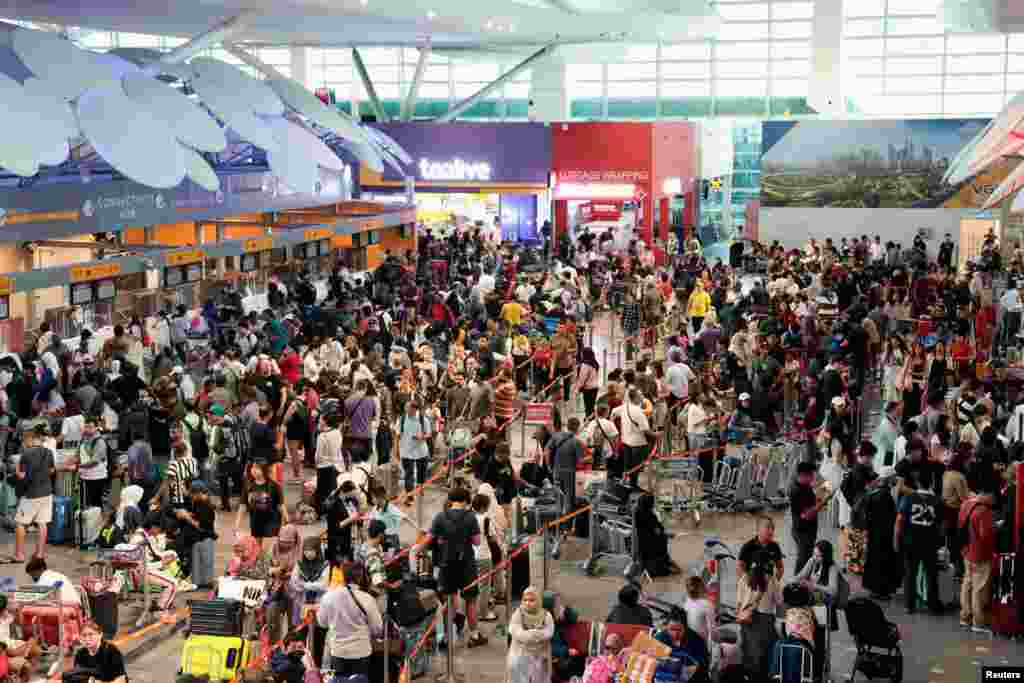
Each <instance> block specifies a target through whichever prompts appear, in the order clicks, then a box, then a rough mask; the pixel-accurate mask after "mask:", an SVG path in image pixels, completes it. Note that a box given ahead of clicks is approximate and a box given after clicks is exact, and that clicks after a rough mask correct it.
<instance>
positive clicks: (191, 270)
mask: <svg viewBox="0 0 1024 683" xmlns="http://www.w3.org/2000/svg"><path fill="white" fill-rule="evenodd" d="M185 279H186V280H188V281H189V282H199V281H200V280H202V279H203V264H201V263H193V264H192V265H191V266H188V267H186V269H185Z"/></svg>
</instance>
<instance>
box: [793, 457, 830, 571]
mask: <svg viewBox="0 0 1024 683" xmlns="http://www.w3.org/2000/svg"><path fill="white" fill-rule="evenodd" d="M817 471H818V468H817V467H815V466H814V465H813V464H811V463H809V462H801V463H800V464H798V465H797V466H796V481H794V482H793V485H792V486H791V487H790V489H789V511H790V516H791V517H792V518H793V540H794V541H795V542H796V548H797V553H796V563H795V564H794V565H793V571H794V572H799V571H800V570H801V569H803V567H804V565H805V564H807V561H808V560H809V559H811V555H812V554H813V553H814V543H815V541H817V540H818V513H819V512H821V510H822V509H823V508H824V507H825V504H826V503H827V502H828V499H827V498H823V499H822V500H820V501H819V500H818V498H817V496H815V495H814V489H813V488H812V487H813V485H814V475H815V473H816V472H817Z"/></svg>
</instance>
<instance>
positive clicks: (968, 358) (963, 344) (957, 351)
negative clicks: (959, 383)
mask: <svg viewBox="0 0 1024 683" xmlns="http://www.w3.org/2000/svg"><path fill="white" fill-rule="evenodd" d="M949 355H950V356H951V357H952V358H953V364H954V367H955V369H956V376H957V378H958V379H959V378H960V377H962V376H963V372H964V371H965V370H966V369H967V368H968V367H969V366H970V364H971V362H972V361H973V360H974V349H973V348H972V347H971V342H970V341H969V340H968V339H967V337H965V336H964V335H962V334H958V335H957V336H956V339H954V340H953V344H952V345H951V346H950V347H949Z"/></svg>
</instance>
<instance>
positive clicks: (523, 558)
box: [508, 536, 530, 602]
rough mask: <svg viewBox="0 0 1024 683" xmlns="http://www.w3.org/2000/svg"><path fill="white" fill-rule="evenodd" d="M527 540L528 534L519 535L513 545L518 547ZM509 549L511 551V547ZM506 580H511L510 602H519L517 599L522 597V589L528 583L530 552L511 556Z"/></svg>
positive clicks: (528, 538) (526, 586)
mask: <svg viewBox="0 0 1024 683" xmlns="http://www.w3.org/2000/svg"><path fill="white" fill-rule="evenodd" d="M529 541H530V537H529V536H520V537H519V538H518V539H516V542H515V543H514V544H513V547H514V548H518V547H519V546H521V545H523V544H524V543H528V542H529ZM509 550H510V552H511V551H512V549H511V548H510V549H509ZM508 580H509V581H511V582H512V586H511V587H512V602H519V599H520V598H521V597H523V591H524V590H526V589H527V588H528V587H529V585H530V552H529V551H528V550H527V551H523V552H521V553H519V554H518V555H516V556H515V557H513V558H512V562H511V564H510V565H509V577H508Z"/></svg>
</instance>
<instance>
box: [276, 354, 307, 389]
mask: <svg viewBox="0 0 1024 683" xmlns="http://www.w3.org/2000/svg"><path fill="white" fill-rule="evenodd" d="M277 367H278V369H280V371H281V379H283V380H284V381H286V382H288V384H295V383H296V382H298V381H299V379H301V378H302V359H301V358H299V354H297V353H295V349H293V348H291V347H290V346H289V347H287V348H286V349H285V350H284V353H282V354H281V358H280V359H279V360H278V361H277Z"/></svg>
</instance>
